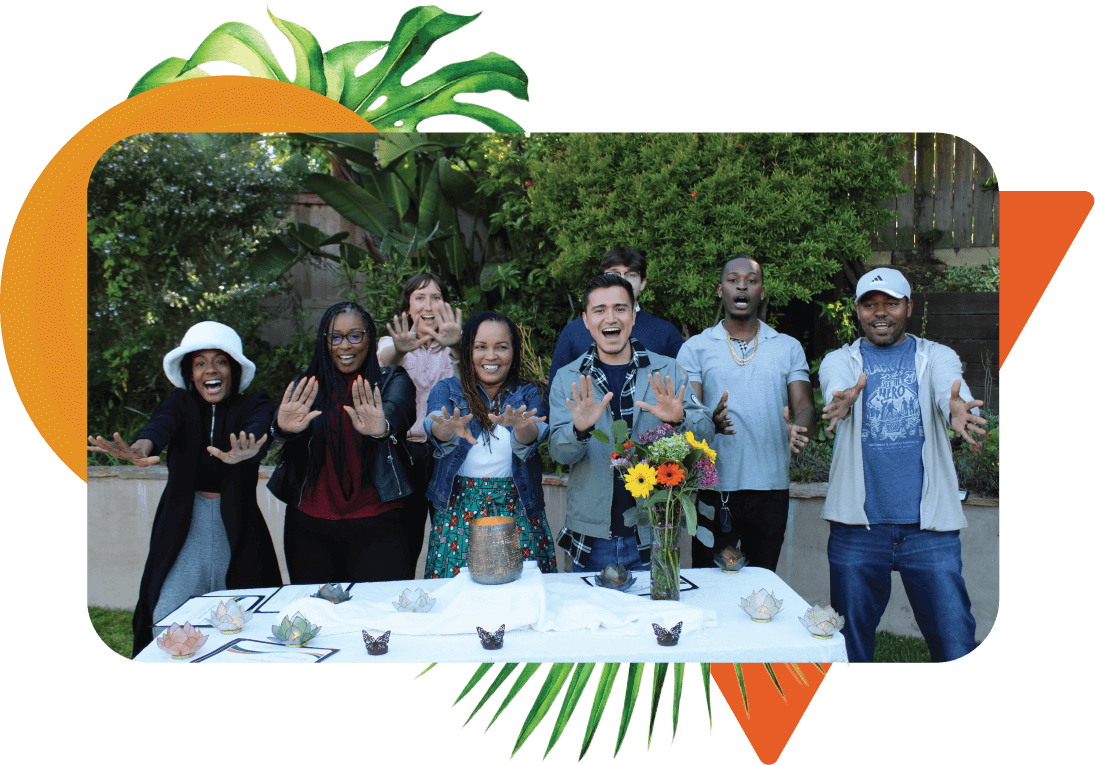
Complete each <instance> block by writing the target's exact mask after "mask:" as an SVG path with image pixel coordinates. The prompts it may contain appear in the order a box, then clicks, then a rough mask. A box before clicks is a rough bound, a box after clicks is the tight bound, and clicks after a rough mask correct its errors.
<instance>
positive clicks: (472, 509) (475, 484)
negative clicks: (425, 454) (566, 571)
mask: <svg viewBox="0 0 1095 765" xmlns="http://www.w3.org/2000/svg"><path fill="white" fill-rule="evenodd" d="M496 515H509V516H511V517H513V518H515V519H516V520H517V529H518V531H519V532H520V537H521V555H523V556H524V558H525V560H535V561H536V563H537V564H539V566H540V570H541V571H542V572H544V573H545V574H554V573H556V571H557V569H556V567H555V543H554V542H553V541H552V536H551V529H549V528H548V523H547V516H545V515H544V514H543V513H538V514H537V515H536V516H535V517H534V518H531V519H530V518H528V517H527V516H526V515H525V508H524V507H523V506H522V505H521V498H520V497H519V496H518V494H517V487H516V486H514V484H513V479H512V478H468V477H467V476H462V475H458V476H456V478H455V479H454V480H453V488H452V492H451V494H450V496H449V506H448V507H447V508H444V509H438V511H437V514H436V517H435V519H434V526H433V528H432V529H430V548H429V551H428V552H427V553H426V570H425V573H424V577H425V578H426V579H438V578H444V577H451V576H456V575H457V574H459V573H460V572H461V571H463V570H464V569H465V568H467V565H468V525H469V524H470V523H471V521H473V520H474V519H476V518H490V517H492V516H496Z"/></svg>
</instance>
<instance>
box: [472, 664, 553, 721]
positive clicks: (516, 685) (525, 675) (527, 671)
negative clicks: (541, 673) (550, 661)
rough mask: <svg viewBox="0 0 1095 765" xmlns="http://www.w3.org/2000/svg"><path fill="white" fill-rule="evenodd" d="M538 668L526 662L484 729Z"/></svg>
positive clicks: (537, 665)
mask: <svg viewBox="0 0 1095 765" xmlns="http://www.w3.org/2000/svg"><path fill="white" fill-rule="evenodd" d="M539 668H540V665H539V664H526V665H525V668H524V669H522V670H521V674H519V675H518V676H517V679H516V680H515V681H514V682H513V687H512V688H510V689H509V693H507V694H506V697H505V698H504V699H502V705H501V706H500V707H498V711H497V712H495V713H494V717H492V718H490V722H489V723H487V727H486V729H485V730H490V726H492V725H494V721H495V720H497V719H498V715H500V714H502V710H503V709H505V708H506V707H507V706H509V703H510V702H511V701H513V697H514V696H516V695H517V692H518V691H520V690H521V689H522V688H524V687H525V683H527V682H528V679H529V678H530V677H532V674H533V673H534V672H535V671H536V670H537V669H539Z"/></svg>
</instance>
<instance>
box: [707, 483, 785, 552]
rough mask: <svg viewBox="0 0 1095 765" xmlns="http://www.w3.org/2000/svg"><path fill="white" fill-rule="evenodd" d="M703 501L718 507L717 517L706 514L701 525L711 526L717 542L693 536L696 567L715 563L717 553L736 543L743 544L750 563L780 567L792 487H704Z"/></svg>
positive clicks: (716, 510)
mask: <svg viewBox="0 0 1095 765" xmlns="http://www.w3.org/2000/svg"><path fill="white" fill-rule="evenodd" d="M700 501H701V502H704V503H705V504H708V505H711V506H712V507H714V508H715V519H714V520H710V519H708V518H706V517H704V516H703V515H702V514H700V515H699V518H698V521H699V525H701V526H704V527H705V528H707V529H710V530H711V533H712V534H713V535H714V537H715V546H714V548H709V547H707V546H706V545H704V544H703V543H702V542H700V541H699V540H698V539H696V538H693V539H692V567H693V568H706V567H709V566H710V567H714V566H715V565H716V564H715V556H716V555H718V554H719V553H720V552H721V551H722V550H723V549H725V548H726V547H728V546H730V545H734V546H737V547H740V548H741V552H742V554H743V555H744V556H745V557H746V558H747V559H748V560H749V565H750V566H759V567H761V568H766V569H768V570H769V571H775V570H776V564H777V563H779V551H780V549H781V548H782V547H783V535H784V532H786V531H787V509H788V508H789V507H790V505H791V492H790V490H788V489H769V490H756V489H742V490H741V491H724V492H718V491H701V492H700ZM727 521H729V523H727ZM727 529H728V530H727Z"/></svg>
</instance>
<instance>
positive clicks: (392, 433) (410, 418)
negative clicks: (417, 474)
mask: <svg viewBox="0 0 1095 765" xmlns="http://www.w3.org/2000/svg"><path fill="white" fill-rule="evenodd" d="M302 377H303V376H301V377H298V378H297V381H299V380H301V379H302ZM377 384H378V385H379V386H380V397H381V399H383V401H384V416H385V417H387V418H388V426H389V428H390V429H389V432H388V435H387V436H385V437H384V438H374V439H373V441H374V442H375V443H376V444H377V448H376V449H375V450H374V458H373V465H372V468H373V469H372V474H373V482H374V484H375V488H376V491H377V494H379V495H380V500H381V501H382V502H393V501H395V500H397V499H402V498H403V497H406V496H407V495H409V494H410V493H411V491H412V488H411V482H410V480H409V479H408V477H407V465H406V463H407V462H409V461H410V459H411V457H410V453H409V452H408V451H407V431H408V430H410V428H411V425H412V424H413V423H414V417H415V389H414V382H412V381H411V378H410V375H408V374H407V371H406V370H405V369H403V367H400V366H393V367H383V368H382V369H381V370H380V379H379V380H378V381H377ZM277 423H278V419H277V415H276V414H275V416H274V423H273V425H271V426H270V432H271V433H272V434H273V435H274V436H275V437H277V438H283V439H285V440H286V443H285V446H283V447H282V448H284V449H291V450H292V451H291V452H290V453H289V458H288V459H286V460H285V461H284V462H282V463H281V464H280V465H278V466H277V468H276V469H275V470H274V473H273V475H271V476H270V480H269V481H267V483H266V488H267V489H268V490H269V491H270V493H271V494H273V495H274V496H275V497H277V498H278V499H280V500H281V501H282V502H284V503H285V504H286V505H289V506H290V507H298V506H299V505H300V498H301V496H302V495H303V493H304V488H305V485H306V484H307V476H308V454H309V453H310V450H311V449H312V446H313V444H314V442H315V440H316V439H317V438H319V431H318V428H317V427H316V421H315V420H313V421H312V424H311V425H310V426H309V428H308V430H306V431H302V432H300V433H285V432H283V431H282V430H281V429H279V428H278V426H277ZM306 433H307V434H308V439H307V442H306V444H305V443H301V441H302V440H303V439H302V437H303V436H304V435H305V434H306ZM362 438H369V436H362Z"/></svg>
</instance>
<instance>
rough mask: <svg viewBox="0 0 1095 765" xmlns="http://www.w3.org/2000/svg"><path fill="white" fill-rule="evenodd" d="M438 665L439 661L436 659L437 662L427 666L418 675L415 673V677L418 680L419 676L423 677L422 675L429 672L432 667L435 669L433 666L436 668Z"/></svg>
mask: <svg viewBox="0 0 1095 765" xmlns="http://www.w3.org/2000/svg"><path fill="white" fill-rule="evenodd" d="M436 666H437V662H436V661H435V662H434V663H433V664H431V665H430V666H428V667H426V668H425V669H424V670H422V671H421V672H419V673H418V674H417V675H415V676H414V677H415V679H416V680H417V679H418V678H420V677H422V675H424V674H426V673H427V672H429V671H430V670H431V669H433V668H434V667H436Z"/></svg>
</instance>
